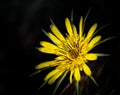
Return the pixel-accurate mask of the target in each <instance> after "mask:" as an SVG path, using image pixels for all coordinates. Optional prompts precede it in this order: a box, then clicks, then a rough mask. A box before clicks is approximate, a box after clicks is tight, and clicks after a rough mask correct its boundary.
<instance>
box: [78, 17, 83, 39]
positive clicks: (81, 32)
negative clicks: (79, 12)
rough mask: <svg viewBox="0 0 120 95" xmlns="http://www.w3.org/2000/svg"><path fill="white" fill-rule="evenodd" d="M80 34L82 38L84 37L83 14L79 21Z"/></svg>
mask: <svg viewBox="0 0 120 95" xmlns="http://www.w3.org/2000/svg"><path fill="white" fill-rule="evenodd" d="M79 35H80V38H82V35H83V17H82V16H81V18H80V22H79Z"/></svg>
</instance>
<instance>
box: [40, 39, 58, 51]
mask: <svg viewBox="0 0 120 95" xmlns="http://www.w3.org/2000/svg"><path fill="white" fill-rule="evenodd" d="M40 44H41V45H42V46H43V47H46V48H50V49H56V48H57V46H56V45H54V44H52V43H49V42H46V41H41V42H40Z"/></svg>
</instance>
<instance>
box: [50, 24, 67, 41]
mask: <svg viewBox="0 0 120 95" xmlns="http://www.w3.org/2000/svg"><path fill="white" fill-rule="evenodd" d="M50 28H51V30H52V32H53V34H54V35H55V36H56V37H57V38H59V40H63V41H65V39H64V37H63V35H62V34H61V33H60V31H59V30H58V28H57V27H56V26H55V25H53V24H51V25H50Z"/></svg>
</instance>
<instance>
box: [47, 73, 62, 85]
mask: <svg viewBox="0 0 120 95" xmlns="http://www.w3.org/2000/svg"><path fill="white" fill-rule="evenodd" d="M62 74H63V71H60V72H58V73H57V74H55V75H54V76H53V77H51V78H50V80H49V81H48V84H52V83H54V82H55V81H56V80H57V79H58V78H59V77H60V76H61V75H62Z"/></svg>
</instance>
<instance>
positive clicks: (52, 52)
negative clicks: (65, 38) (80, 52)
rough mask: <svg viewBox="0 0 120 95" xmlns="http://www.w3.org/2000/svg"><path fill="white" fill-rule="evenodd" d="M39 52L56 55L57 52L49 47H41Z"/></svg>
mask: <svg viewBox="0 0 120 95" xmlns="http://www.w3.org/2000/svg"><path fill="white" fill-rule="evenodd" d="M38 50H39V51H41V52H44V53H50V54H56V52H57V51H56V50H55V49H50V48H49V47H47V48H45V47H40V48H38Z"/></svg>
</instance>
